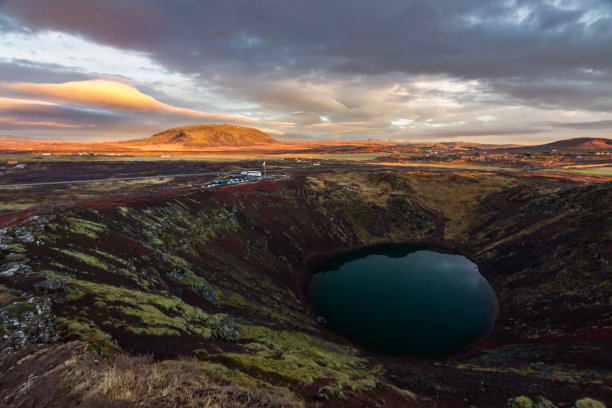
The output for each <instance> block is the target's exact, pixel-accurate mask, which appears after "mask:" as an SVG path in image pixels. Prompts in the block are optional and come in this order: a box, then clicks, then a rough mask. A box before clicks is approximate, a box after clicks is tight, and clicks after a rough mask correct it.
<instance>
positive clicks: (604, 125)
mask: <svg viewBox="0 0 612 408" xmlns="http://www.w3.org/2000/svg"><path fill="white" fill-rule="evenodd" d="M552 126H555V127H560V128H571V129H612V120H598V121H594V122H563V123H553V124H552Z"/></svg>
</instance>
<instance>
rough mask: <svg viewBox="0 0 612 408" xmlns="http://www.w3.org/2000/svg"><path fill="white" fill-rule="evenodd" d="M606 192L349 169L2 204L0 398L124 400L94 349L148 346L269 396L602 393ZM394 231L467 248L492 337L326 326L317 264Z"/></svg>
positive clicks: (605, 396)
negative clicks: (425, 344) (396, 342)
mask: <svg viewBox="0 0 612 408" xmlns="http://www.w3.org/2000/svg"><path fill="white" fill-rule="evenodd" d="M611 202H612V185H611V183H610V182H600V183H591V184H582V183H579V182H576V181H572V180H569V179H565V178H560V177H526V176H514V175H508V174H504V175H502V174H494V173H478V174H476V173H471V172H469V171H466V172H461V173H459V172H457V173H441V172H435V171H432V172H428V173H424V172H395V171H370V172H367V171H363V172H357V171H355V172H351V171H347V172H344V171H338V172H318V173H317V172H313V173H310V174H309V175H295V176H294V178H292V179H289V180H281V181H259V182H253V183H248V184H243V185H235V186H228V187H220V188H217V189H208V190H205V189H200V188H197V189H192V190H186V191H179V192H174V193H169V194H164V195H148V196H142V197H131V198H130V199H126V200H122V199H117V200H100V201H90V202H87V203H82V204H78V203H76V204H73V205H69V206H63V207H49V208H43V209H39V210H37V211H36V212H33V213H28V214H21V215H20V214H13V215H9V216H6V217H3V218H2V219H0V222H1V224H0V226H1V227H2V229H1V230H0V250H1V251H2V259H3V260H2V261H0V262H1V264H0V284H1V285H2V286H0V294H1V297H0V301H1V304H0V306H1V307H2V320H1V321H2V322H3V326H2V327H3V328H2V330H3V337H2V339H1V340H0V342H1V343H2V344H1V349H2V352H1V354H2V356H1V357H2V360H1V362H0V372H1V373H2V374H0V390H1V391H0V398H1V400H2V401H4V403H6V404H9V405H13V406H21V405H20V404H25V403H27V402H28V401H30V402H32V401H34V402H37V403H41V401H49V400H50V399H52V400H53V401H54V404H56V405H54V406H67V407H68V406H77V405H79V404H81V405H82V404H85V405H87V404H90V405H88V406H97V405H95V404H94V402H95V401H101V400H102V399H104V398H106V399H113V398H114V400H115V401H117V399H118V398H120V397H119V396H114V397H111V396H109V395H108V394H104V391H103V390H101V388H100V387H99V384H98V383H96V381H98V378H99V377H96V376H95V375H93V374H92V373H98V374H99V372H100V370H101V368H100V367H99V366H100V365H98V366H95V365H83V364H84V363H83V362H82V361H90V360H87V358H88V357H87V356H90V355H95V356H97V357H96V358H97V359H100V360H103V361H105V360H108V361H116V358H117V357H116V356H117V355H118V354H120V355H125V356H127V357H125V358H127V359H130V358H135V357H134V356H136V355H139V354H145V355H149V356H151V360H150V361H149V363H147V364H150V365H157V366H160V367H166V368H167V367H168V364H171V362H172V361H174V362H177V361H184V360H182V359H185V358H187V357H189V358H191V359H192V360H189V361H190V363H189V364H191V366H190V367H193V366H195V367H197V370H196V371H197V375H201V374H202V373H204V374H205V375H207V376H209V377H215V375H216V376H217V377H223V378H224V379H225V380H223V381H227V379H231V380H232V381H233V383H235V384H236V386H237V387H242V388H240V389H241V390H244V389H258V390H261V392H263V393H264V394H265V395H268V394H270V395H271V394H274V395H277V396H279V395H280V396H282V401H281V397H278V399H277V400H273V399H266V398H269V397H264V396H262V395H264V394H262V395H260V394H258V397H257V398H260V400H261V401H264V400H265V401H268V402H266V404H268V405H265V406H320V404H325V403H326V402H329V403H330V404H331V406H335V407H366V406H376V405H377V404H378V406H396V407H402V406H415V407H431V406H440V407H465V406H507V404H508V401H509V399H511V401H513V402H511V403H513V404H514V403H515V402H516V401H524V399H523V400H520V398H525V397H521V396H528V397H529V398H531V399H533V400H536V398H540V399H539V400H540V401H544V402H546V403H551V404H552V403H554V404H556V405H557V406H559V407H563V406H571V404H573V403H574V401H576V400H578V399H581V398H583V397H586V396H589V397H592V398H594V399H597V400H600V401H604V402H608V403H609V402H612V389H611V388H610V387H609V384H612V366H611V362H610V361H611V358H610V355H611V353H612V349H611V348H610V344H611V339H612V323H611V319H610V317H611V316H610V312H611V310H610V306H609V302H610V299H611V297H612V275H611V273H612V270H611V262H612V239H611V238H612V237H611V234H612V229H611V228H610V220H611V219H612V210H611V208H610V203H611ZM389 243H402V244H406V243H408V244H410V243H419V244H423V243H425V244H432V245H437V246H440V247H446V248H452V249H453V250H455V251H458V252H459V253H462V254H464V255H466V256H467V257H468V258H470V259H472V260H474V261H475V262H476V263H477V264H478V266H479V270H480V271H481V273H482V274H483V275H484V276H485V277H486V278H487V280H488V281H489V283H490V284H491V286H492V287H493V289H494V290H495V292H496V294H497V296H498V299H499V304H500V315H499V317H498V319H497V322H496V324H495V328H494V330H493V332H492V333H491V335H490V336H489V337H488V338H486V339H484V340H482V341H480V342H479V343H477V344H475V345H472V346H471V347H469V348H467V349H465V350H463V351H462V352H461V353H459V354H457V355H454V356H451V357H447V358H439V359H420V358H416V357H409V356H398V355H390V354H385V353H382V352H375V351H372V350H369V349H366V348H363V347H361V346H359V345H358V344H356V343H353V342H351V341H349V340H347V339H345V338H343V337H341V336H339V335H337V334H335V333H334V332H332V331H330V330H329V329H328V328H327V327H326V326H325V325H322V324H321V322H320V321H318V319H317V316H316V315H315V314H314V313H313V312H312V308H311V307H310V305H309V300H308V297H307V295H306V291H305V287H306V285H307V283H308V281H309V278H310V274H311V273H312V271H313V270H314V269H316V266H317V265H320V264H321V263H322V262H324V261H325V260H326V259H329V258H330V257H331V256H334V255H336V254H338V253H342V252H346V251H349V250H353V249H355V248H362V247H369V246H374V245H379V244H389ZM92 353H93V354H92ZM113 359H115V360H113ZM96 361H97V360H96ZM164 364H165V366H164ZM181 364H187V363H181ZM101 365H103V364H101ZM75 367H76V368H78V370H77V369H75ZM181 367H183V366H181ZM9 368H10V369H11V370H10V374H7V373H9ZM194 375H195V374H194ZM79 376H80V377H79ZM24 381H25V382H27V383H28V386H27V390H28V392H25V391H24V388H23V384H24ZM75 381H80V382H81V383H83V384H85V385H82V386H81V387H80V388H79V387H72V386H70V384H74V382H75ZM185 387H187V386H186V385H185ZM187 388H188V387H187ZM266 393H267V394H266ZM517 397H519V399H517ZM121 398H123V397H121ZM125 398H128V397H125ZM151 398H153V397H151ZM159 398H160V399H158V400H149V402H152V403H155V404H160V406H165V405H163V404H164V403H166V402H168V401H166V402H164V399H163V398H161V397H159ZM176 398H179V397H176ZM270 398H271V397H270ZM122 401H123V400H122ZM126 401H127V402H129V401H128V400H127V399H126V400H125V401H123V402H125V403H127V402H126ZM270 401H272V402H270ZM175 402H176V401H175ZM544 402H542V403H544ZM92 404H93V405H92ZM108 406H112V405H108ZM117 406H118V405H117ZM168 406H170V405H168ZM515 406H518V405H515ZM551 406H552V405H551Z"/></svg>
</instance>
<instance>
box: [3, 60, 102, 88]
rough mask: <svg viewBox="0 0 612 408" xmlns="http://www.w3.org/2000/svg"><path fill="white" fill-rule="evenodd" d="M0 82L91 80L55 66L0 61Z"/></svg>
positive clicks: (89, 76) (88, 77) (83, 75)
mask: <svg viewBox="0 0 612 408" xmlns="http://www.w3.org/2000/svg"><path fill="white" fill-rule="evenodd" d="M0 73H2V78H1V79H0V80H1V81H7V82H26V81H27V82H67V81H82V80H87V79H93V78H94V77H93V76H91V75H87V74H82V73H78V72H74V71H73V70H67V69H66V68H65V67H63V66H61V65H57V64H40V63H32V62H31V61H25V60H20V59H11V60H8V61H3V60H0Z"/></svg>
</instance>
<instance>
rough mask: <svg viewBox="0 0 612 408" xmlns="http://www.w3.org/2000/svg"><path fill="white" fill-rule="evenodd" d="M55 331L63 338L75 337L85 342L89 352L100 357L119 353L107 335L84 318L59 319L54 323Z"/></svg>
mask: <svg viewBox="0 0 612 408" xmlns="http://www.w3.org/2000/svg"><path fill="white" fill-rule="evenodd" d="M55 331H56V332H57V333H58V334H59V336H60V337H64V338H67V337H70V338H73V337H75V336H76V337H77V338H78V339H80V340H82V341H84V342H86V343H87V344H88V345H89V349H90V350H91V351H94V352H97V353H100V354H102V355H111V354H114V353H117V352H119V351H120V349H119V347H118V346H117V345H116V344H114V343H113V342H112V341H111V338H110V336H109V335H108V334H106V333H105V332H103V331H102V330H100V329H99V328H98V327H97V326H96V325H95V323H93V322H92V321H91V320H88V319H86V318H84V317H71V318H66V317H60V318H58V319H57V320H56V321H55Z"/></svg>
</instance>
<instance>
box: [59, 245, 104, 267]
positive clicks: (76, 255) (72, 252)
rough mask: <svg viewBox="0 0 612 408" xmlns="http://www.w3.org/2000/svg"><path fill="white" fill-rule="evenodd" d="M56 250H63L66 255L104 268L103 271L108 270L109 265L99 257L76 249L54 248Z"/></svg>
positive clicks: (92, 265)
mask: <svg viewBox="0 0 612 408" xmlns="http://www.w3.org/2000/svg"><path fill="white" fill-rule="evenodd" d="M53 249H54V250H56V251H58V252H61V253H62V254H64V255H68V256H70V257H72V258H75V259H77V260H79V261H80V262H83V263H85V264H87V265H89V266H91V267H94V268H99V269H102V270H103V271H106V270H108V265H107V264H106V263H104V262H101V261H100V260H99V259H98V258H96V257H94V256H92V255H88V254H86V253H83V252H79V251H75V250H72V249H63V248H53Z"/></svg>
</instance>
